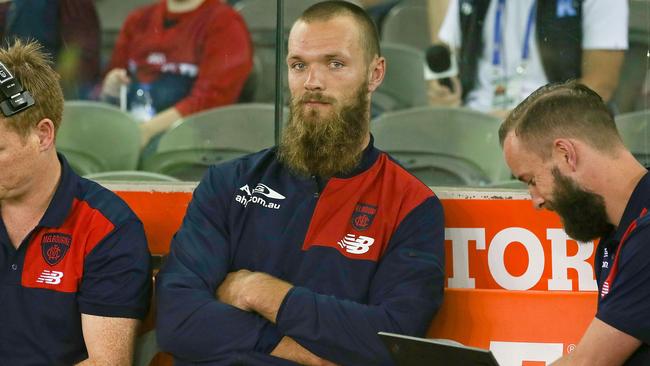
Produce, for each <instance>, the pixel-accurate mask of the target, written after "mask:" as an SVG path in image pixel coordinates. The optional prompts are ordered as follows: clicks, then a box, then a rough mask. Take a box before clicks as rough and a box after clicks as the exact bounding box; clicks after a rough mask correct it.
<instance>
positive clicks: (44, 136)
mask: <svg viewBox="0 0 650 366" xmlns="http://www.w3.org/2000/svg"><path fill="white" fill-rule="evenodd" d="M34 131H35V133H36V136H38V146H39V150H40V151H46V150H49V149H51V148H53V147H54V139H55V137H56V132H55V128H54V122H52V120H51V119H49V118H43V119H42V120H40V121H39V122H38V124H37V125H36V127H34Z"/></svg>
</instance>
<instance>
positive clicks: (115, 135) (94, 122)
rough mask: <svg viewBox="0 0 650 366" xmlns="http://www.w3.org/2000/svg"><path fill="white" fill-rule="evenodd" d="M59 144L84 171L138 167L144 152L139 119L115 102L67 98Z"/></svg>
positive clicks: (68, 157)
mask: <svg viewBox="0 0 650 366" xmlns="http://www.w3.org/2000/svg"><path fill="white" fill-rule="evenodd" d="M56 147H57V149H58V151H59V152H61V153H63V155H64V156H65V157H66V158H67V159H68V162H69V163H70V165H71V166H72V168H73V169H74V170H75V171H76V172H77V174H80V175H87V174H92V173H99V172H104V171H111V170H135V169H136V167H137V164H138V158H139V155H140V129H139V128H138V123H137V122H136V121H135V120H134V119H133V118H131V116H130V115H129V114H128V113H125V112H123V111H121V110H119V109H117V108H115V107H113V106H111V105H108V104H104V103H98V102H89V101H67V102H65V104H64V106H63V121H62V123H61V126H60V128H59V131H58V133H57V138H56Z"/></svg>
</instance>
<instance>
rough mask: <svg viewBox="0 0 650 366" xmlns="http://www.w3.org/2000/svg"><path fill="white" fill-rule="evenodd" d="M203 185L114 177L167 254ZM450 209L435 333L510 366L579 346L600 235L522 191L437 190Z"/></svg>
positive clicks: (153, 244)
mask: <svg viewBox="0 0 650 366" xmlns="http://www.w3.org/2000/svg"><path fill="white" fill-rule="evenodd" d="M194 187H195V185H194V184H192V183H188V184H173V185H166V184H165V185H163V184H156V185H143V184H137V185H136V184H119V185H109V188H111V189H112V190H114V191H116V192H117V193H118V194H119V195H120V196H121V197H122V198H124V199H125V200H126V201H127V203H128V204H129V205H130V206H131V207H132V208H133V210H134V211H135V212H136V214H138V216H139V217H140V218H141V220H142V221H143V222H144V226H145V230H146V232H147V238H148V239H149V245H150V248H151V251H152V253H154V254H164V253H166V252H167V251H168V249H169V242H170V240H171V237H172V235H173V234H174V232H176V230H177V229H178V228H179V227H180V224H181V222H182V218H183V215H184V213H185V209H186V208H187V204H188V203H189V200H190V199H191V192H192V190H193V188H194ZM434 191H436V193H437V194H438V196H439V197H440V198H441V200H442V203H443V206H444V208H445V237H446V242H445V249H446V268H447V270H446V272H447V283H446V287H447V289H446V291H445V300H444V303H443V306H442V308H441V309H440V311H439V313H438V316H437V317H436V319H435V320H434V321H433V323H432V324H431V327H430V329H429V332H428V334H427V335H428V336H429V337H432V338H448V339H453V340H456V341H459V342H461V343H463V344H465V345H469V346H474V347H481V348H490V349H491V350H492V351H493V352H494V354H495V356H496V357H497V359H498V360H499V362H500V363H501V365H502V366H541V365H545V364H547V363H549V362H551V361H553V360H555V359H557V358H558V357H560V356H562V354H566V353H568V352H571V351H572V349H573V348H574V347H575V345H576V344H577V343H578V342H579V340H580V337H581V336H582V334H583V332H584V330H585V329H586V328H587V326H588V324H589V322H590V321H591V320H592V319H593V316H594V314H595V312H596V301H597V299H596V281H595V278H594V273H593V258H594V253H595V244H594V243H591V242H590V243H577V242H576V241H575V240H572V239H570V238H568V237H567V235H566V234H565V233H564V230H562V225H561V222H560V220H559V218H558V217H557V216H556V215H555V214H553V213H550V212H547V211H537V210H534V209H533V207H532V205H531V202H530V199H529V198H528V195H527V194H525V192H519V191H497V192H494V191H462V190H457V189H455V190H444V189H434Z"/></svg>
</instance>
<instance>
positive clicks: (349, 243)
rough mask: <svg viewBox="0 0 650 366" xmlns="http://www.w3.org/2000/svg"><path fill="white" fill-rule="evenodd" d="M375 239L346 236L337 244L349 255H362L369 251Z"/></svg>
mask: <svg viewBox="0 0 650 366" xmlns="http://www.w3.org/2000/svg"><path fill="white" fill-rule="evenodd" d="M374 242H375V239H373V238H371V237H369V236H363V235H359V236H358V237H357V236H355V235H352V234H347V235H346V236H345V237H344V238H343V239H342V240H339V242H338V244H339V245H340V246H341V248H343V249H345V251H346V252H348V253H350V254H363V253H366V252H368V250H370V246H371V245H372V243H374Z"/></svg>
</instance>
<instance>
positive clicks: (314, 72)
mask: <svg viewBox="0 0 650 366" xmlns="http://www.w3.org/2000/svg"><path fill="white" fill-rule="evenodd" d="M322 76H323V75H322V72H321V71H320V70H319V69H318V67H310V68H309V71H308V73H307V79H306V80H305V89H307V90H325V84H324V83H323V77H322Z"/></svg>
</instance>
